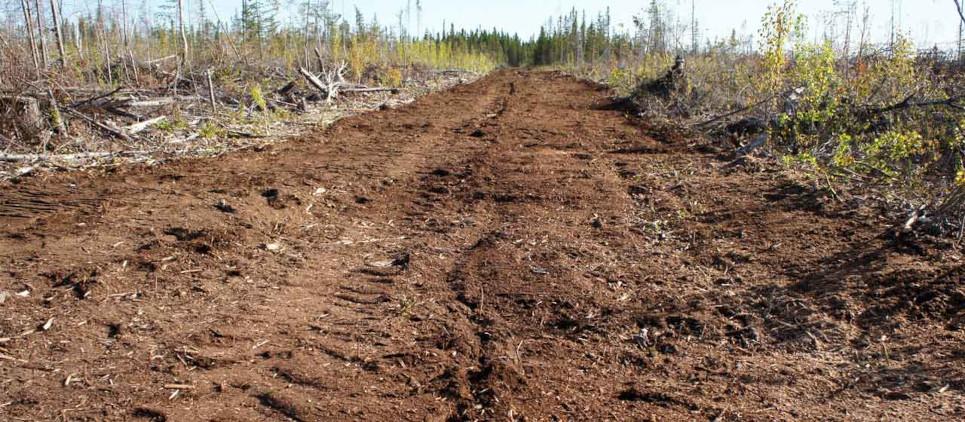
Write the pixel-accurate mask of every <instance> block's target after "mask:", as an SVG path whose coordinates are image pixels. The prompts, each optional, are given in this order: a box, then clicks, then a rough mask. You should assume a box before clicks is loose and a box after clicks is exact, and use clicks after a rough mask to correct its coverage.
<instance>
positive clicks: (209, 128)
mask: <svg viewBox="0 0 965 422" xmlns="http://www.w3.org/2000/svg"><path fill="white" fill-rule="evenodd" d="M224 134H225V130H224V129H223V128H221V127H220V126H218V125H216V124H214V123H212V122H210V121H207V122H204V123H203V124H202V125H201V127H200V128H198V136H199V137H200V138H201V139H215V138H220V137H222V136H224Z"/></svg>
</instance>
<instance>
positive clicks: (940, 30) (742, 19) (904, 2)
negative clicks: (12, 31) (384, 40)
mask: <svg viewBox="0 0 965 422" xmlns="http://www.w3.org/2000/svg"><path fill="white" fill-rule="evenodd" d="M117 1H118V2H119V0H117ZM127 1H128V3H129V4H134V5H137V4H139V3H140V2H141V1H142V0H127ZM149 1H151V0H149ZM153 1H158V0H153ZM185 1H186V2H187V3H188V8H189V10H191V11H194V10H195V8H196V7H197V3H198V2H200V1H209V2H211V3H213V4H214V5H215V7H216V9H217V10H218V12H219V14H220V15H221V17H222V18H227V17H229V16H231V15H233V14H234V13H235V11H236V10H238V9H240V7H241V0H185ZM279 1H281V2H282V4H283V8H284V9H288V10H294V7H286V6H284V5H286V4H287V2H289V1H291V0H279ZM411 1H412V4H413V5H414V4H415V0H411ZM695 1H696V8H697V19H698V20H699V22H700V27H701V28H702V36H703V38H714V37H725V36H727V35H729V34H730V31H731V29H737V30H738V31H739V32H743V33H756V31H757V27H758V24H759V22H760V19H761V16H762V15H763V13H764V11H765V10H766V8H767V5H768V4H770V3H771V2H772V1H771V0H726V1H725V0H695ZM64 2H65V7H68V8H69V7H70V6H71V5H73V6H74V7H80V8H82V7H85V5H86V4H96V3H95V2H94V1H93V0H64ZM111 2H112V0H105V3H108V4H109V3H111ZM331 2H332V8H333V9H334V11H335V12H337V13H341V12H343V11H344V13H345V15H346V16H350V17H351V16H352V15H353V14H354V8H355V7H356V6H357V7H359V9H361V10H362V11H363V13H364V14H365V15H366V17H367V18H371V16H372V15H373V14H376V15H378V17H379V20H380V22H382V23H383V24H393V25H394V23H395V22H397V19H396V18H395V16H396V14H397V13H398V12H399V10H401V9H403V8H404V7H405V5H406V2H407V0H331ZM663 2H664V3H665V4H667V5H670V6H673V7H676V8H677V9H678V10H679V11H680V14H681V15H682V17H683V18H684V19H689V15H690V0H663ZM844 2H845V1H841V0H838V1H835V0H799V9H800V10H801V11H802V12H803V13H805V14H806V15H807V16H808V18H809V22H810V23H811V24H810V27H811V28H816V27H818V26H819V25H818V23H819V22H820V21H821V20H822V12H825V11H828V10H832V9H834V4H835V3H844ZM895 2H896V3H899V4H900V13H898V17H899V20H900V22H901V26H902V28H903V29H904V30H905V31H908V32H910V33H911V34H912V35H913V37H914V39H915V40H916V41H917V42H918V44H919V46H921V47H928V46H932V45H934V44H936V43H937V44H939V45H940V46H941V47H943V48H952V46H953V45H954V42H955V40H957V39H958V21H959V19H958V15H957V14H956V13H955V10H954V4H953V2H952V0H895ZM422 3H423V9H424V12H423V18H422V22H423V25H422V27H423V28H430V29H433V30H438V29H439V28H441V27H442V24H443V21H445V22H451V23H455V24H456V27H464V28H476V27H484V28H493V27H496V28H499V29H504V30H506V31H509V32H515V33H518V34H520V36H523V37H524V38H526V37H529V36H530V35H532V34H535V33H538V31H539V27H540V25H541V24H542V23H544V22H545V21H546V19H547V18H548V17H550V16H552V15H559V14H561V13H564V12H566V11H569V10H570V9H571V8H573V7H576V8H577V9H578V10H586V11H587V13H588V14H589V15H595V14H596V13H597V12H599V11H602V10H605V9H606V8H607V7H610V10H611V11H612V16H613V18H614V21H615V22H616V23H619V24H623V25H625V26H629V25H630V24H631V21H632V16H633V15H634V14H637V13H639V12H640V11H641V10H642V9H643V8H644V7H646V5H647V4H648V3H649V0H472V1H465V0H423V1H422ZM858 3H859V5H860V4H862V3H864V4H866V5H867V6H868V7H869V8H870V10H871V18H872V27H871V30H872V34H871V35H872V37H873V39H874V40H876V41H883V40H886V39H887V38H888V34H889V28H890V19H891V3H892V0H863V1H862V0H858ZM133 7H134V8H137V7H138V6H133ZM413 7H414V6H413ZM415 26H416V19H415V17H413V18H412V28H411V29H412V30H413V31H414V30H415V28H414V27H415Z"/></svg>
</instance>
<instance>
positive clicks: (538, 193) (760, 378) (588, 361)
mask: <svg viewBox="0 0 965 422" xmlns="http://www.w3.org/2000/svg"><path fill="white" fill-rule="evenodd" d="M608 95H609V93H608V92H607V90H605V89H604V88H601V87H597V86H594V85H592V84H589V83H585V82H581V81H577V80H575V79H572V78H569V77H566V76H563V75H559V74H553V73H529V72H522V71H501V72H498V73H495V74H494V75H492V76H489V77H487V78H484V79H482V80H480V81H478V82H475V83H473V84H470V85H463V86H459V87H456V88H455V89H452V90H451V91H448V92H444V93H438V94H433V95H429V96H427V97H425V98H423V99H422V100H420V101H418V102H417V103H415V104H413V105H410V106H407V107H404V108H400V109H395V110H387V111H383V112H378V113H373V114H368V115H363V116H357V117H353V118H348V119H345V120H343V121H340V122H339V123H337V124H336V125H335V126H334V127H333V128H331V129H330V130H328V131H326V132H325V133H322V134H318V135H314V136H311V137H308V138H306V139H301V140H297V141H293V142H290V143H287V144H284V145H280V146H277V147H274V148H272V149H269V150H264V151H252V152H248V153H239V154H234V155H230V156H227V157H224V158H221V159H216V160H198V161H185V162H180V163H175V164H169V165H164V166H159V167H153V168H144V167H125V168H119V169H116V170H113V171H111V172H109V173H106V174H100V175H79V174H55V175H46V176H42V177H37V178H33V179H28V180H25V181H23V182H21V183H19V184H15V185H7V186H2V187H0V290H2V291H3V293H2V297H3V300H2V302H3V303H2V304H0V337H2V339H0V353H2V355H0V419H3V420H54V419H55V418H60V419H61V420H132V419H138V418H141V419H143V420H158V421H160V420H168V421H194V420H212V421H241V420H299V421H315V420H318V421H326V420H362V419H365V420H392V421H395V420H414V421H421V420H437V421H442V420H504V421H505V420H530V421H535V420H554V419H556V420H650V419H656V420H722V421H724V420H827V419H848V420H877V419H914V420H944V421H947V420H956V419H961V418H963V417H965V395H963V389H965V334H963V331H962V323H963V318H965V316H963V307H965V294H963V284H962V281H961V277H962V275H963V273H965V272H963V270H962V267H961V262H960V259H961V256H960V255H958V254H957V252H955V249H954V248H944V249H943V248H942V247H940V245H939V246H935V245H925V246H922V245H917V244H915V245H910V246H909V245H896V244H894V243H893V242H891V241H889V240H888V237H887V236H884V235H883V234H884V233H885V232H886V230H887V228H888V227H889V226H890V225H891V224H893V222H892V221H888V220H885V219H882V218H880V217H877V216H876V214H874V213H873V212H871V211H868V210H864V209H862V208H855V207H851V206H849V205H848V204H847V200H846V199H841V200H840V201H836V200H835V199H834V198H833V197H832V196H830V195H821V194H820V191H819V192H818V193H815V190H814V189H813V187H812V186H811V185H809V184H800V183H797V182H795V181H793V180H792V178H790V177H789V176H787V175H786V174H785V173H784V172H783V171H782V170H775V169H772V168H770V167H767V166H764V167H752V168H748V167H736V168H732V167H728V166H727V165H726V164H727V161H726V160H723V159H722V158H721V157H720V156H719V155H718V154H715V153H714V151H713V149H712V148H708V147H706V146H702V145H699V143H697V142H693V141H689V140H687V139H683V138H680V137H678V136H673V135H672V134H668V133H664V134H660V133H659V132H658V131H654V130H651V129H647V125H645V124H641V123H639V122H633V121H631V120H628V119H627V118H626V117H625V115H624V113H623V112H622V111H620V110H618V109H615V107H609V106H608Z"/></svg>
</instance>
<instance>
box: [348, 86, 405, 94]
mask: <svg viewBox="0 0 965 422" xmlns="http://www.w3.org/2000/svg"><path fill="white" fill-rule="evenodd" d="M339 91H341V92H348V93H371V92H390V93H392V94H398V93H399V92H400V91H401V89H399V88H381V87H380V88H342V89H340V90H339Z"/></svg>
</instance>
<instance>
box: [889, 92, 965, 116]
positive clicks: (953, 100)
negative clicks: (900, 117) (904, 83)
mask: <svg viewBox="0 0 965 422" xmlns="http://www.w3.org/2000/svg"><path fill="white" fill-rule="evenodd" d="M912 98H914V94H912V95H909V96H908V97H907V98H905V99H904V100H902V101H901V102H899V103H897V104H892V105H890V106H887V107H881V108H876V109H872V110H870V112H871V113H872V114H881V113H888V112H892V111H899V110H905V109H909V108H921V107H934V106H948V107H951V108H955V109H958V110H965V106H962V105H960V104H958V102H959V101H962V100H963V99H965V95H955V96H952V97H948V98H947V99H944V100H928V101H921V102H917V103H915V102H912V101H911V99H912Z"/></svg>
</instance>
